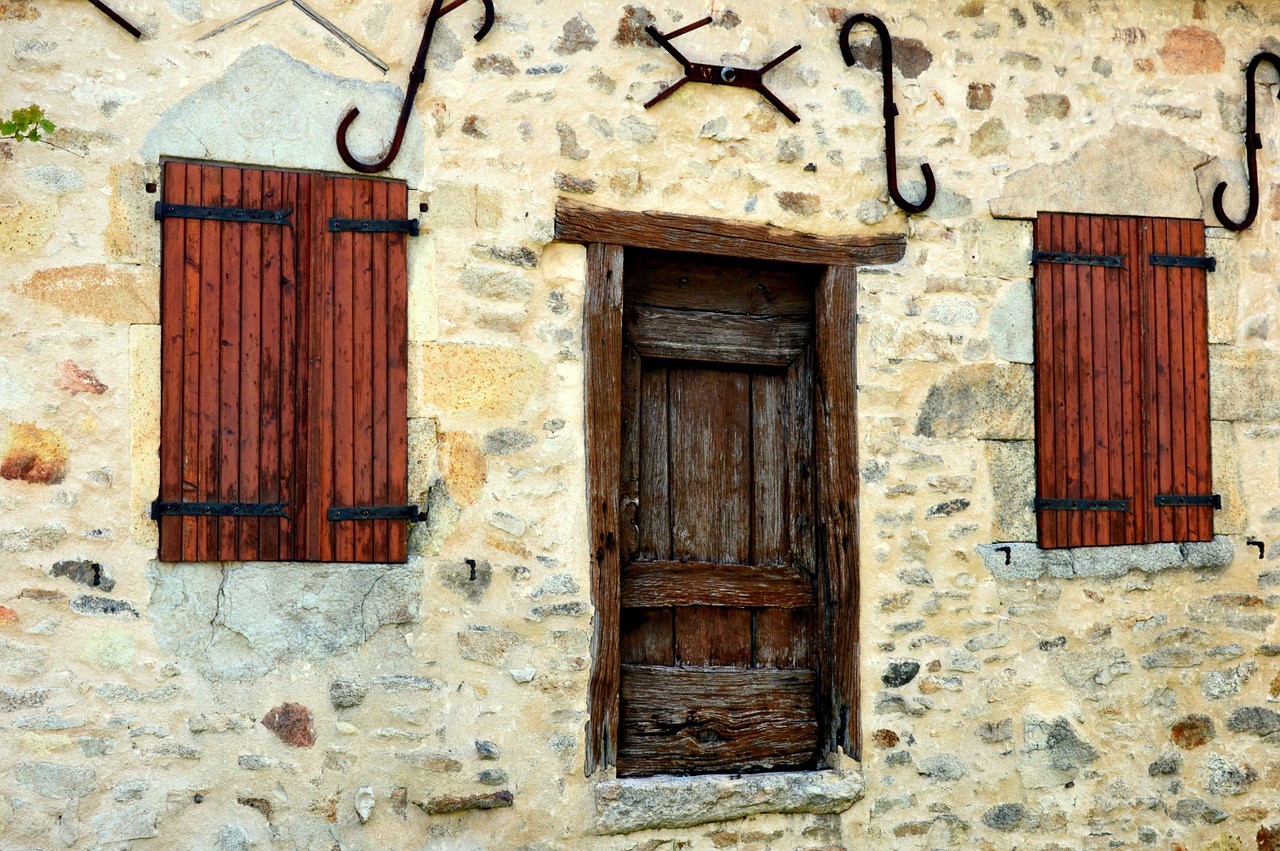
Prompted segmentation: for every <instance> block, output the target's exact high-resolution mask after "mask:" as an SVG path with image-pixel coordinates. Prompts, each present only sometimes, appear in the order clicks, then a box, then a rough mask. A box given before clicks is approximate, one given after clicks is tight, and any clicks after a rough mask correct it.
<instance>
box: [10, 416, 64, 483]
mask: <svg viewBox="0 0 1280 851" xmlns="http://www.w3.org/2000/svg"><path fill="white" fill-rule="evenodd" d="M8 437H9V439H8V442H7V446H6V448H5V450H4V457H3V458H0V478H5V479H16V480H19V481H23V482H32V483H34V484H40V485H56V484H58V483H59V482H61V481H62V480H63V479H64V478H65V477H66V475H67V456H68V454H69V450H68V447H67V440H66V438H64V437H63V436H62V435H61V434H59V433H58V432H56V431H50V430H49V429H43V428H37V427H36V425H35V424H34V423H15V424H13V425H11V426H9V436H8Z"/></svg>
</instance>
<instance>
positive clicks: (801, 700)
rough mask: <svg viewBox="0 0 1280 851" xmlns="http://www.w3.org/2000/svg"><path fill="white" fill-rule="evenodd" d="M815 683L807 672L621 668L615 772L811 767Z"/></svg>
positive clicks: (759, 769)
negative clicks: (620, 719) (620, 720)
mask: <svg viewBox="0 0 1280 851" xmlns="http://www.w3.org/2000/svg"><path fill="white" fill-rule="evenodd" d="M816 684H817V678H816V676H815V675H814V674H813V672H812V671H800V670H777V669H765V668H756V669H750V670H742V669H739V668H716V667H699V668H667V667H655V666H633V665H627V666H626V667H625V668H624V669H623V671H622V695H621V703H622V709H623V718H624V719H625V720H624V723H623V726H622V729H621V730H620V731H619V732H620V736H621V740H620V742H619V750H618V774H619V775H632V774H654V773H670V774H695V773H705V772H714V771H779V770H786V769H803V768H810V767H812V766H813V765H814V763H815V761H816V751H815V748H814V743H815V741H816V740H817V722H816V713H815V706H814V703H815V687H816Z"/></svg>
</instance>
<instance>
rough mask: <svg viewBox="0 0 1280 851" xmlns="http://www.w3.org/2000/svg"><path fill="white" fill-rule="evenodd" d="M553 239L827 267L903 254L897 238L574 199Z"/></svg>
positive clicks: (560, 208)
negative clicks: (814, 230)
mask: <svg viewBox="0 0 1280 851" xmlns="http://www.w3.org/2000/svg"><path fill="white" fill-rule="evenodd" d="M556 239H559V240H562V241H564V242H581V243H603V244H606V245H623V246H631V247H635V248H656V249H661V250H666V251H691V252H696V253H699V254H718V255H724V256H729V257H749V258H752V259H758V260H780V261H786V262H791V263H811V264H817V265H829V266H876V265H881V264H887V263H896V262H898V261H899V260H901V259H902V255H903V253H904V252H905V251H906V237H905V236H903V235H902V234H900V233H877V234H859V235H843V236H820V235H818V234H812V233H803V232H801V231H793V230H788V229H786V228H780V227H774V226H772V225H760V224H754V223H749V222H734V221H726V220H723V219H712V218H706V217H703V216H689V215H684V214H680V213H657V212H652V211H646V212H642V213H638V212H633V211H627V210H611V209H608V208H606V207H597V206H595V205H594V204H584V203H583V202H581V201H575V200H573V199H572V198H561V199H560V200H559V201H558V202H557V203H556Z"/></svg>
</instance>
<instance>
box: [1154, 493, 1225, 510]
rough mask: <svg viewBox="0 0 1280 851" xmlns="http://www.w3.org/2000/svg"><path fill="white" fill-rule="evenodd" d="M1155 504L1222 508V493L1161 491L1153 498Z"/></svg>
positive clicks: (1161, 505)
mask: <svg viewBox="0 0 1280 851" xmlns="http://www.w3.org/2000/svg"><path fill="white" fill-rule="evenodd" d="M1155 503H1156V505H1158V506H1160V507H1162V508H1166V507H1170V506H1204V505H1208V506H1211V507H1213V508H1222V494H1218V493H1195V494H1186V493H1162V494H1157V495H1156V498H1155Z"/></svg>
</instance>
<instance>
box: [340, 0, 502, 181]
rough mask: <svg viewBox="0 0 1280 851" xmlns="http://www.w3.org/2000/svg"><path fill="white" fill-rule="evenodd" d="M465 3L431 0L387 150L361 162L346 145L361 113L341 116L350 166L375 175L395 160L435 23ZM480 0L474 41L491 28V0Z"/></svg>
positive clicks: (343, 149)
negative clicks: (479, 20) (375, 158)
mask: <svg viewBox="0 0 1280 851" xmlns="http://www.w3.org/2000/svg"><path fill="white" fill-rule="evenodd" d="M466 2H467V0H453V2H451V3H449V4H448V5H447V6H446V5H445V2H444V0H432V3H431V11H430V12H428V13H427V26H426V30H425V31H424V32H423V33H422V43H421V44H419V45H418V56H417V58H416V59H415V60H414V62H413V68H412V69H411V70H410V71H409V88H408V89H407V90H406V91H405V95H404V104H403V105H402V106H401V107H400V118H399V119H397V121H396V133H395V136H393V137H392V139H391V147H390V148H388V149H387V152H386V153H385V154H383V156H382V158H381V159H379V160H378V161H377V162H372V163H365V162H361V161H360V160H358V159H356V158H355V156H353V155H352V153H351V149H350V148H348V147H347V130H348V129H349V128H350V127H351V122H353V121H355V120H356V116H358V115H359V114H360V110H359V108H357V107H352V109H351V111H350V112H348V113H347V115H346V117H345V118H343V119H342V122H341V123H340V124H339V125H338V154H339V155H340V156H341V157H342V161H343V162H344V163H346V164H347V165H348V166H349V167H350V168H352V169H354V170H356V171H359V172H362V173H364V174H376V173H377V172H380V171H385V170H386V169H388V168H389V167H390V166H391V163H392V162H394V161H395V158H396V155H397V154H399V153H400V145H401V144H402V143H403V142H404V131H405V128H407V127H408V126H409V113H410V111H411V110H412V109H413V101H414V98H416V97H417V95H418V87H419V86H421V85H422V81H423V80H425V79H426V78H427V51H429V50H430V49H431V39H432V37H433V36H434V35H435V32H436V22H438V21H439V20H440V19H441V18H443V17H444V16H445V15H447V14H449V13H450V12H452V11H453V10H454V9H456V8H458V7H459V6H461V5H463V4H464V3H466ZM481 2H482V3H484V22H483V23H481V25H480V29H479V30H477V31H476V36H475V38H476V41H480V40H481V39H482V38H484V37H485V36H486V35H488V34H489V30H491V29H493V18H494V13H493V0H481Z"/></svg>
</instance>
